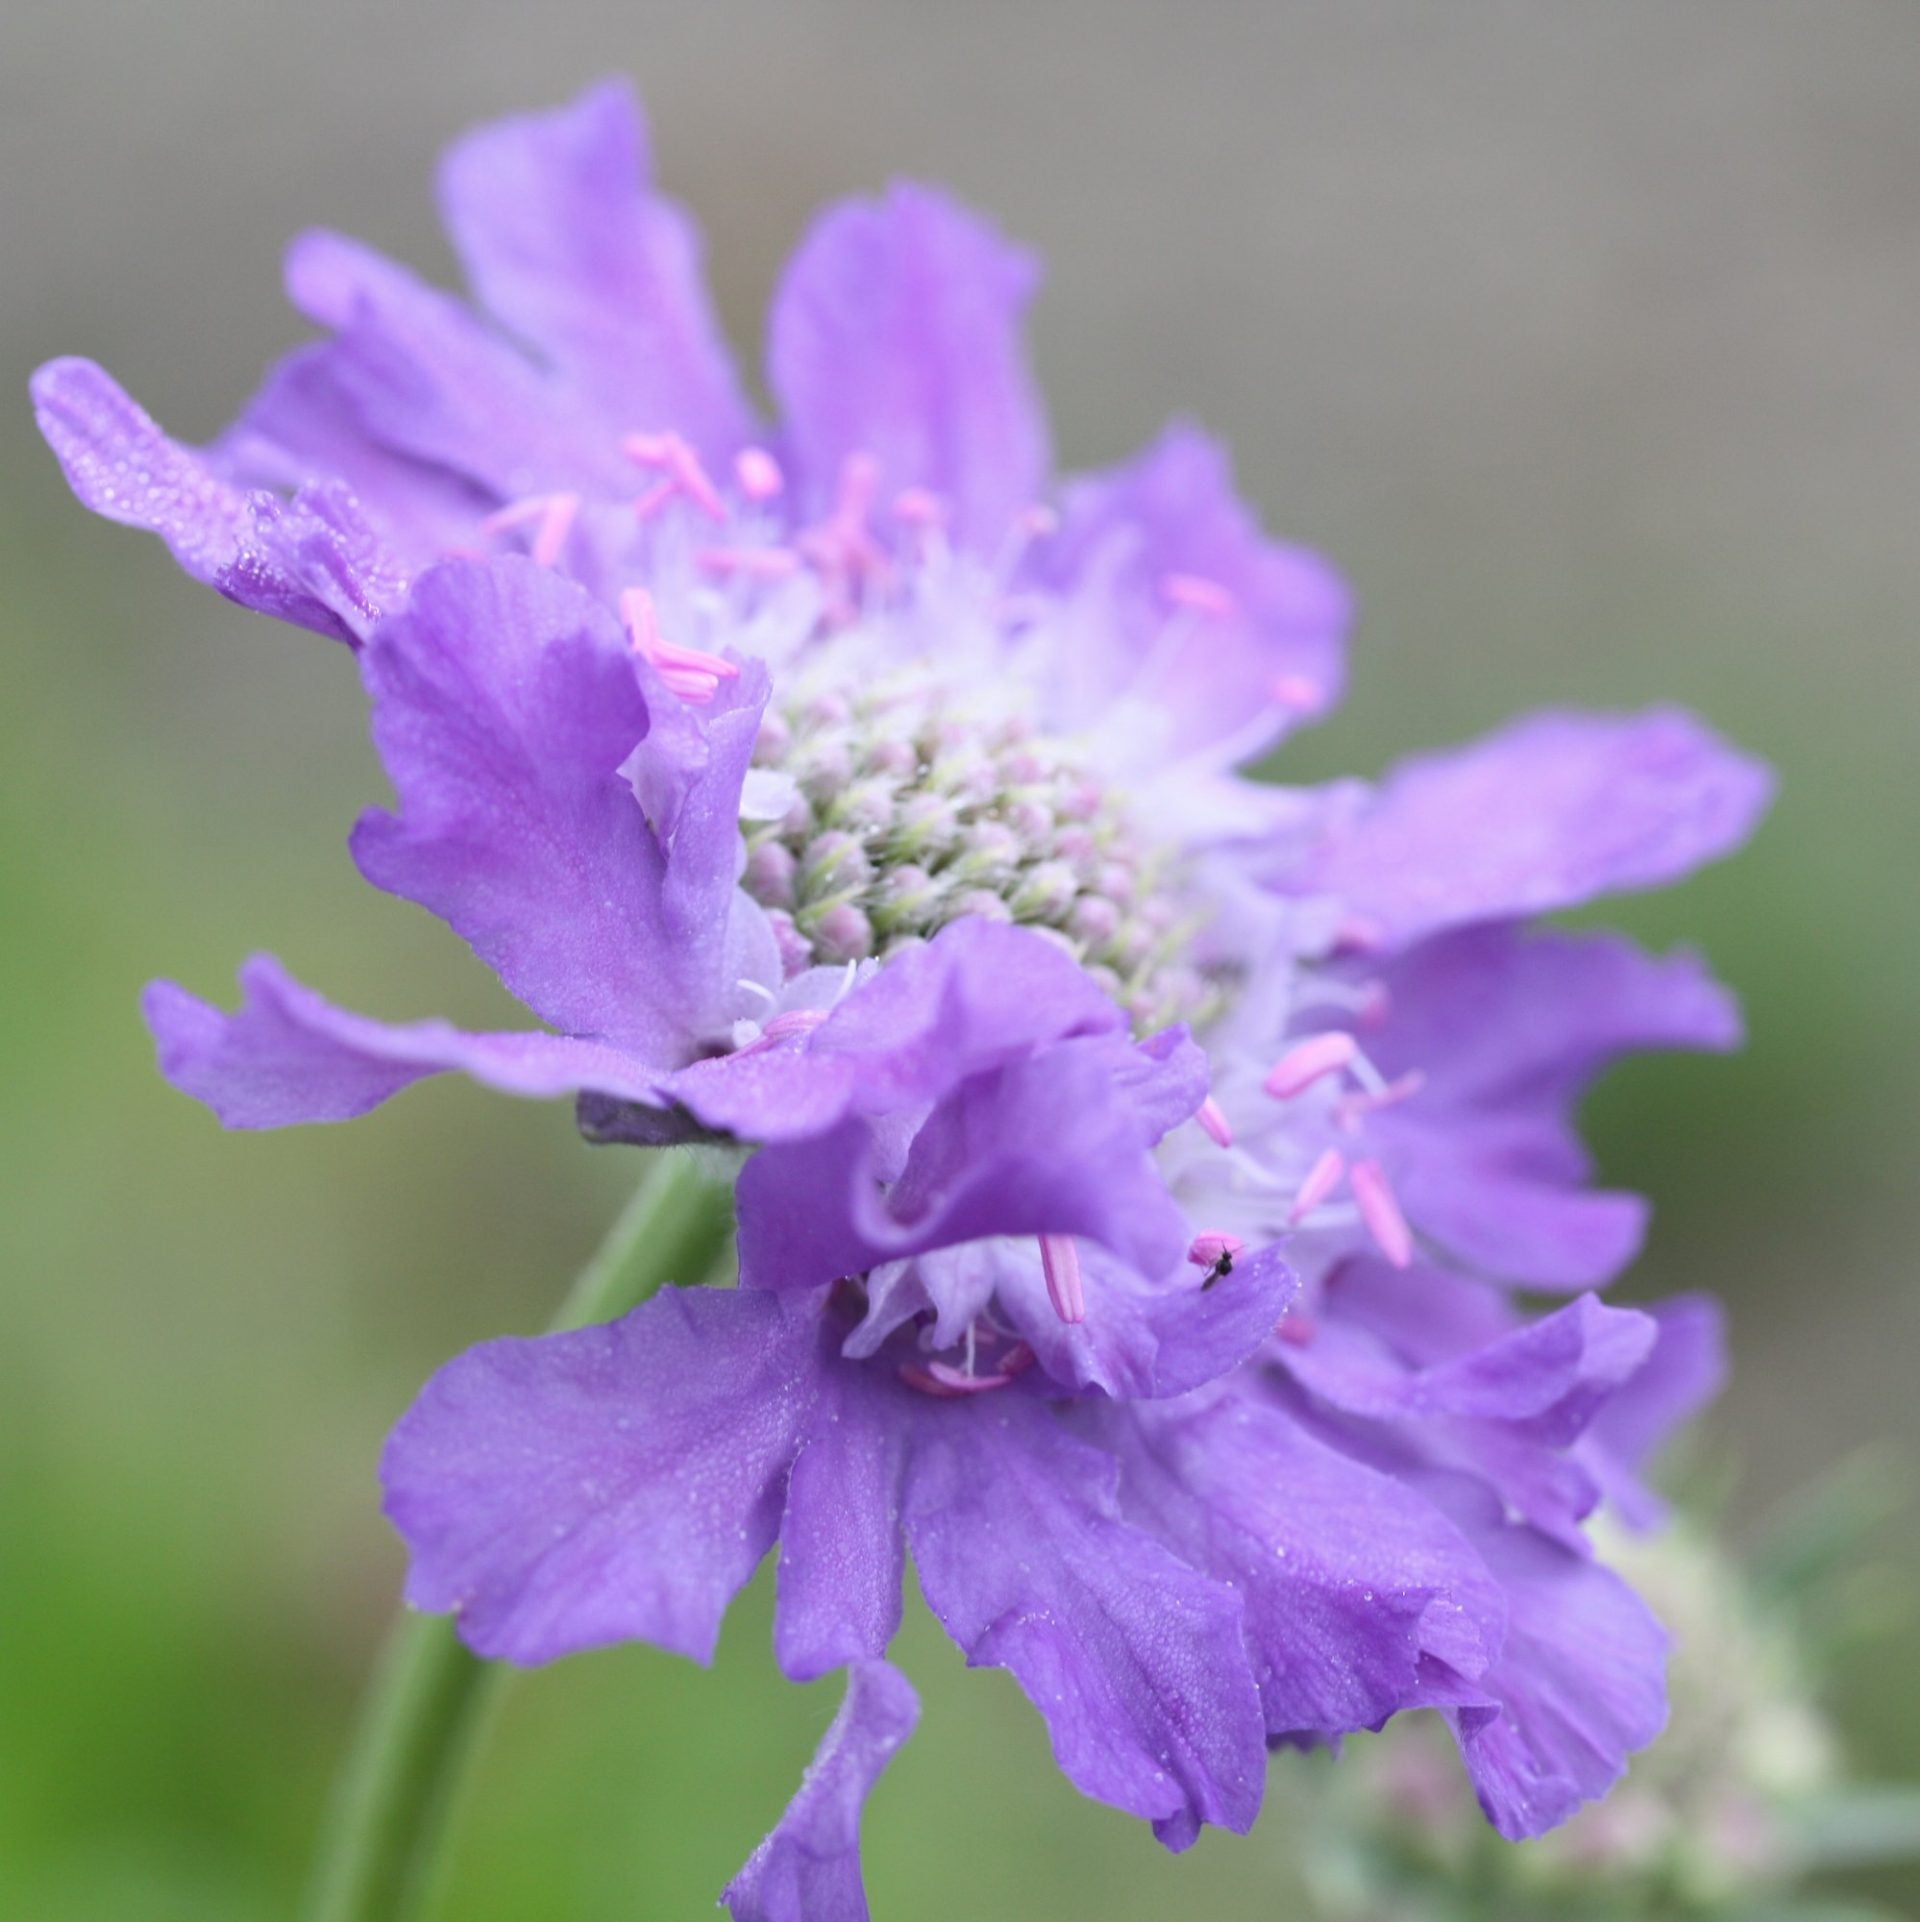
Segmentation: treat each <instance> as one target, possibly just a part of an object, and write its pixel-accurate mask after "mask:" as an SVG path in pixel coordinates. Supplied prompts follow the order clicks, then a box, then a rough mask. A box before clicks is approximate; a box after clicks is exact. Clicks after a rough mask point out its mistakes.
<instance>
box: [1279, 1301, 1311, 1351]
mask: <svg viewBox="0 0 1920 1922" xmlns="http://www.w3.org/2000/svg"><path fill="white" fill-rule="evenodd" d="M1273 1332H1274V1333H1275V1334H1276V1335H1278V1336H1279V1337H1280V1339H1281V1340H1282V1341H1284V1342H1285V1343H1286V1344H1287V1346H1288V1347H1289V1348H1305V1347H1306V1346H1307V1344H1308V1343H1309V1342H1311V1341H1312V1340H1313V1338H1314V1336H1315V1335H1317V1334H1318V1333H1319V1332H1320V1324H1319V1323H1318V1322H1317V1321H1315V1320H1314V1318H1313V1317H1312V1316H1311V1315H1308V1314H1303V1313H1301V1311H1300V1310H1299V1309H1297V1308H1291V1309H1289V1310H1288V1311H1287V1312H1286V1313H1285V1314H1284V1315H1282V1316H1281V1317H1280V1319H1279V1320H1278V1321H1277V1322H1276V1323H1275V1324H1274V1329H1273Z"/></svg>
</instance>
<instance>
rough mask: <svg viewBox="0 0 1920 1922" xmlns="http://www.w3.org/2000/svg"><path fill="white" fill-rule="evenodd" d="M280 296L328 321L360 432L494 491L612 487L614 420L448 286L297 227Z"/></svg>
mask: <svg viewBox="0 0 1920 1922" xmlns="http://www.w3.org/2000/svg"><path fill="white" fill-rule="evenodd" d="M286 277H287V294H288V297H289V298H290V299H291V300H292V302H293V304H294V305H295V306H296V307H297V308H299V310H300V311H301V312H302V313H303V314H304V315H306V317H307V318H308V319H309V320H311V321H312V322H313V323H314V324H315V325H316V326H319V327H325V328H328V329H329V330H331V332H332V334H333V339H332V341H331V342H329V343H328V345H327V346H326V348H325V349H324V352H325V354H326V367H327V372H328V376H329V378H330V380H331V381H332V383H333V385H334V388H335V391H336V392H337V393H339V394H340V395H341V396H342V397H343V398H344V399H345V400H346V402H347V404H348V405H349V406H350V407H351V408H352V410H353V418H354V419H355V420H356V421H357V422H358V424H359V426H360V429H361V431H362V432H363V433H365V434H366V435H368V436H369V437H370V438H371V439H373V440H375V441H377V442H378V443H379V444H380V445H381V446H383V447H387V448H390V449H392V450H393V451H394V452H395V453H399V454H405V455H407V456H409V457H410V458H412V459H414V460H417V461H423V462H427V463H429V464H431V465H434V466H438V467H443V468H446V469H447V470H449V471H450V472H452V473H454V474H457V475H459V476H461V477H462V478H464V479H465V480H467V481H470V482H471V483H473V485H475V486H476V487H478V488H481V489H484V490H485V491H486V492H487V493H488V494H490V495H491V496H493V497H494V498H495V499H497V500H503V501H507V500H515V499H518V498H520V497H521V496H524V495H529V494H539V493H544V492H547V491H549V490H551V489H556V488H563V489H564V488H573V489H578V488H583V487H588V488H594V489H596V490H598V491H600V492H603V493H609V494H616V493H619V492H621V491H622V490H623V489H624V488H626V487H628V486H629V485H630V483H631V477H632V469H631V468H630V467H629V466H628V465H627V464H626V463H625V462H624V460H623V458H622V456H621V454H620V451H619V424H618V423H617V422H607V421H601V420H597V419H595V418H594V417H593V415H592V414H591V413H590V412H589V411H588V410H587V409H586V407H585V405H584V403H583V402H582V401H581V400H580V399H579V397H577V396H575V395H573V394H571V393H570V392H569V391H568V390H567V389H566V388H565V387H564V386H563V385H562V384H561V383H560V382H559V381H558V380H557V379H556V378H555V377H553V376H551V375H549V374H547V373H544V372H542V371H541V370H540V369H538V368H536V367H534V366H533V365H532V363H531V362H530V361H528V360H527V359H526V358H525V357H524V356H522V355H521V354H520V353H519V352H517V351H516V350H515V349H514V348H513V347H511V346H510V345H508V343H507V342H506V341H504V340H502V339H500V338H499V337H498V336H496V335H494V334H493V333H491V332H489V331H488V329H487V328H486V327H484V326H483V325H482V324H481V322H480V321H479V320H478V319H477V318H476V317H475V316H474V315H473V314H472V313H471V312H470V311H469V310H468V309H467V308H466V307H465V306H463V305H462V304H461V303H460V302H459V301H458V300H455V299H454V298H453V297H452V296H451V295H450V294H443V293H441V292H439V291H438V290H437V289H436V288H432V287H429V286H428V285H427V284H426V283H425V282H424V281H423V280H421V279H420V278H419V277H418V276H417V275H415V274H413V273H411V272H410V271H409V270H408V269H407V268H405V267H402V266H400V265H399V264H398V263H397V262H395V261H391V260H388V259H386V258H385V257H384V256H382V255H380V254H378V253H375V252H374V250H373V249H372V248H370V247H363V246H362V245H361V244H360V243H359V242H358V241H356V240H349V239H348V238H347V237H346V236H345V235H343V234H334V233H326V232H313V233H307V234H303V235H302V236H301V237H300V238H299V239H298V240H296V241H295V242H294V243H293V245H292V247H290V248H289V249H288V252H287V263H286Z"/></svg>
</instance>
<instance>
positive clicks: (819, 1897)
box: [720, 1662, 920, 1922]
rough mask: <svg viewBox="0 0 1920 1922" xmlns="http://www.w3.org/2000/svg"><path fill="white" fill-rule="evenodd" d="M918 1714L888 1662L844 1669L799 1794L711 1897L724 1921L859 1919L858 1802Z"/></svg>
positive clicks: (862, 1902) (862, 1896)
mask: <svg viewBox="0 0 1920 1922" xmlns="http://www.w3.org/2000/svg"><path fill="white" fill-rule="evenodd" d="M919 1719H920V1703H919V1699H918V1697H916V1696H915V1694H914V1692H913V1690H912V1688H911V1687H910V1686H909V1685H908V1682H907V1678H906V1677H905V1676H904V1675H902V1674H901V1673H900V1671H899V1670H898V1669H896V1668H892V1667H889V1666H888V1664H887V1663H885V1662H861V1663H859V1664H857V1665H856V1666H855V1667H853V1668H852V1669H850V1670H849V1671H848V1674H847V1694H846V1699H845V1700H844V1701H843V1702H842V1703H841V1705H840V1713H839V1714H838V1715H836V1716H835V1717H834V1718H833V1724H832V1726H831V1727H830V1728H829V1729H828V1730H827V1732H826V1734H825V1735H824V1736H823V1737H822V1738H821V1741H820V1747H819V1749H818V1750H817V1751H816V1753H815V1755H814V1758H813V1762H812V1765H811V1766H810V1767H809V1768H808V1770H807V1775H806V1780H805V1781H804V1782H802V1783H801V1785H800V1792H799V1794H797V1795H796V1796H795V1797H794V1798H793V1800H792V1801H791V1802H790V1803H788V1804H787V1812H786V1813H785V1814H784V1815H783V1816H781V1818H780V1820H779V1822H778V1823H777V1824H775V1826H774V1829H773V1832H772V1833H771V1834H770V1835H769V1836H767V1838H766V1839H765V1841H763V1842H762V1843H761V1844H760V1846H759V1847H758V1848H757V1849H755V1850H754V1852H753V1854H752V1855H751V1856H749V1857H748V1859H747V1863H746V1866H745V1867H744V1868H742V1869H741V1871H740V1873H739V1874H738V1875H736V1876H735V1877H734V1878H733V1880H732V1881H731V1882H729V1883H728V1884H727V1888H726V1893H725V1894H724V1895H722V1896H721V1898H720V1899H721V1901H722V1902H724V1903H725V1904H726V1906H727V1908H728V1910H729V1911H730V1912H731V1914H732V1916H733V1922H867V1917H868V1910H867V1897H866V1890H865V1889H864V1887H863V1886H862V1884H861V1880H860V1815H861V1811H862V1809H863V1807H864V1805H865V1803H866V1799H867V1797H868V1795H869V1794H871V1793H872V1790H873V1785H874V1783H875V1782H877V1781H878V1780H879V1779H880V1775H881V1772H882V1771H883V1770H884V1769H885V1768H886V1766H887V1764H888V1763H889V1762H891V1761H892V1760H893V1756H894V1751H895V1750H896V1749H898V1748H899V1746H900V1744H901V1743H902V1742H904V1741H905V1740H906V1739H907V1737H908V1736H909V1735H911V1734H912V1733H913V1729H914V1724H915V1723H916V1722H917V1721H918V1720H919Z"/></svg>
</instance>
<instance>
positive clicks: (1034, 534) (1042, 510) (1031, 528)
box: [1014, 501, 1060, 541]
mask: <svg viewBox="0 0 1920 1922" xmlns="http://www.w3.org/2000/svg"><path fill="white" fill-rule="evenodd" d="M1014 525H1015V526H1016V527H1017V528H1019V530H1020V531H1021V533H1023V534H1024V535H1026V537H1027V538H1028V539H1029V540H1032V541H1043V540H1045V539H1046V537H1047V536H1048V535H1049V534H1051V533H1053V532H1055V531H1056V530H1057V529H1058V528H1059V525H1060V516H1059V515H1058V514H1056V513H1055V512H1054V511H1053V509H1052V508H1051V507H1049V506H1047V505H1046V503H1045V502H1044V501H1035V502H1034V504H1033V505H1032V506H1031V507H1023V508H1021V510H1020V513H1019V515H1018V517H1017V518H1016V519H1015V521H1014Z"/></svg>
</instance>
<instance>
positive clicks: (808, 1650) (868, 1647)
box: [773, 1316, 912, 1682]
mask: <svg viewBox="0 0 1920 1922" xmlns="http://www.w3.org/2000/svg"><path fill="white" fill-rule="evenodd" d="M840 1337H841V1325H840V1323H839V1321H838V1320H837V1319H836V1318H834V1317H832V1316H823V1317H821V1320H820V1324H819V1329H818V1338H819V1339H820V1341H821V1342H822V1343H823V1344H829V1345H833V1344H837V1343H838V1341H839V1340H840ZM906 1400H907V1391H905V1390H903V1389H901V1388H900V1387H899V1386H897V1385H896V1384H895V1383H894V1382H892V1381H890V1380H888V1379H887V1378H886V1376H885V1375H884V1374H882V1373H880V1372H878V1371H876V1370H874V1369H869V1368H863V1367H860V1366H858V1365H856V1364H854V1363H852V1362H849V1361H846V1360H844V1359H842V1358H840V1357H839V1356H838V1355H837V1354H836V1355H834V1356H833V1357H832V1358H831V1359H828V1358H827V1357H825V1356H823V1357H822V1361H821V1365H820V1369H819V1375H818V1390H817V1396H816V1400H815V1403H814V1406H813V1409H812V1411H811V1413H810V1416H809V1419H808V1423H807V1432H806V1436H805V1439H804V1441H803V1442H802V1445H801V1448H800V1453H799V1455H798V1456H797V1457H796V1458H795V1460H794V1464H793V1471H792V1473H791V1475H790V1476H789V1477H788V1480H787V1501H786V1510H785V1513H784V1515H783V1517H782V1519H781V1523H780V1583H779V1595H778V1601H777V1604H776V1607H775V1612H774V1622H773V1646H774V1652H775V1653H776V1654H777V1655H778V1657H779V1660H780V1668H781V1671H782V1673H784V1674H786V1675H788V1676H791V1677H792V1679H793V1680H795V1681H796V1682H808V1681H812V1680H813V1679H814V1678H815V1677H816V1676H819V1675H824V1674H826V1672H827V1671H828V1670H829V1669H834V1668H840V1667H842V1666H844V1665H845V1664H847V1663H849V1662H853V1663H858V1662H862V1661H866V1660H869V1659H871V1658H874V1657H877V1656H880V1655H883V1654H885V1652H886V1648H887V1644H888V1643H889V1642H891V1641H892V1640H893V1636H894V1631H895V1630H896V1629H898V1628H899V1626H900V1581H901V1575H902V1572H903V1567H904V1563H905V1559H906V1556H905V1544H904V1542H903V1540H902V1537H901V1534H900V1495H901V1486H902V1478H903V1477H904V1475H905V1472H906V1461H907V1438H908V1436H909V1434H910V1433H911V1414H912V1411H911V1408H910V1407H906V1406H903V1403H905V1402H906Z"/></svg>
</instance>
